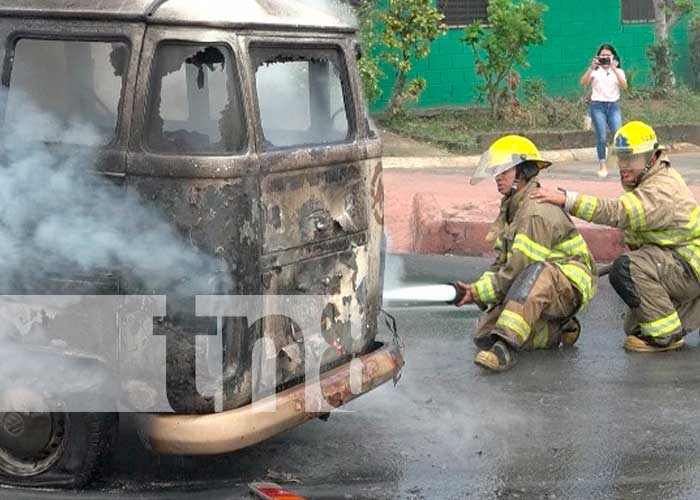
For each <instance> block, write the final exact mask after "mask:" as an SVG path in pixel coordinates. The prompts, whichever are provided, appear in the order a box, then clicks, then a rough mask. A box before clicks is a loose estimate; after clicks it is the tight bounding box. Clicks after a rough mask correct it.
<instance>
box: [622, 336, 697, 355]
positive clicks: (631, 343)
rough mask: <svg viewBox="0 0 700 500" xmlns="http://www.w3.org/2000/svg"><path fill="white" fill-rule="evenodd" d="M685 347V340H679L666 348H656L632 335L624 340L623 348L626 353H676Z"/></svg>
mask: <svg viewBox="0 0 700 500" xmlns="http://www.w3.org/2000/svg"><path fill="white" fill-rule="evenodd" d="M683 346H685V340H683V339H679V340H676V341H674V342H671V343H670V344H669V345H667V346H663V347H662V346H656V345H654V344H651V343H649V342H647V341H645V340H644V339H640V338H639V337H636V336H634V335H629V336H627V338H625V344H624V348H625V350H626V351H630V352H667V351H677V350H678V349H682V348H683Z"/></svg>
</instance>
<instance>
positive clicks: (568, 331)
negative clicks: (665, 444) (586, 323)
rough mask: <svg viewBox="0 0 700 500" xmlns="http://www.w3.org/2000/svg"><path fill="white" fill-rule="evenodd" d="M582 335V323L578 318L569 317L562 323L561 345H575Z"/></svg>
mask: <svg viewBox="0 0 700 500" xmlns="http://www.w3.org/2000/svg"><path fill="white" fill-rule="evenodd" d="M580 335H581V323H579V321H578V319H576V318H569V319H567V320H566V321H565V322H564V323H562V324H561V345H563V346H564V347H569V346H572V345H574V344H575V343H576V342H577V341H578V338H579V336H580Z"/></svg>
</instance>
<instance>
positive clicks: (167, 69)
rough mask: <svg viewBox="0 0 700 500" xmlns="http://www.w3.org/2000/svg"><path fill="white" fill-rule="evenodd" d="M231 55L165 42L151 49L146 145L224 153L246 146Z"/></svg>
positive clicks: (170, 150) (171, 150)
mask: <svg viewBox="0 0 700 500" xmlns="http://www.w3.org/2000/svg"><path fill="white" fill-rule="evenodd" d="M235 74H236V71H235V66H234V62H233V55H232V53H231V50H230V49H229V48H227V47H224V46H217V45H208V46H207V45H195V44H185V43H176V42H172V43H164V44H161V45H160V46H159V47H158V49H157V50H156V55H155V63H154V69H153V76H152V80H151V88H150V103H149V112H148V133H147V142H148V146H149V147H150V148H151V149H152V150H154V151H157V152H162V153H171V154H175V153H179V154H187V153H189V154H201V155H204V154H215V155H220V154H227V153H235V152H239V151H241V150H242V149H243V147H244V145H245V143H246V137H245V126H244V123H245V121H244V119H243V111H242V104H241V101H242V100H241V96H240V89H239V88H238V82H237V80H236V78H235Z"/></svg>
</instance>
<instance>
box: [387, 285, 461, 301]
mask: <svg viewBox="0 0 700 500" xmlns="http://www.w3.org/2000/svg"><path fill="white" fill-rule="evenodd" d="M463 296H464V294H463V293H462V292H461V291H460V290H459V288H458V287H457V285H455V284H452V283H448V284H446V285H424V286H410V287H402V288H396V289H394V290H388V291H386V292H385V293H384V300H385V301H386V302H420V303H423V304H449V305H456V304H457V303H459V301H460V300H462V297H463Z"/></svg>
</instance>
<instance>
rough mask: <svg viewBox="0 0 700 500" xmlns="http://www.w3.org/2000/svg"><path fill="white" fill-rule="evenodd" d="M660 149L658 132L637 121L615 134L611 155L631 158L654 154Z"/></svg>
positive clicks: (626, 125)
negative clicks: (631, 156)
mask: <svg viewBox="0 0 700 500" xmlns="http://www.w3.org/2000/svg"><path fill="white" fill-rule="evenodd" d="M657 149H660V146H659V140H658V138H657V137H656V132H654V129H653V128H651V127H650V126H649V125H647V124H646V123H643V122H639V121H635V122H629V123H627V124H625V126H623V127H622V128H620V130H618V131H617V133H616V134H615V138H614V139H613V145H612V148H611V153H612V154H614V155H616V156H630V155H639V154H644V153H653V152H654V151H656V150H657Z"/></svg>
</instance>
